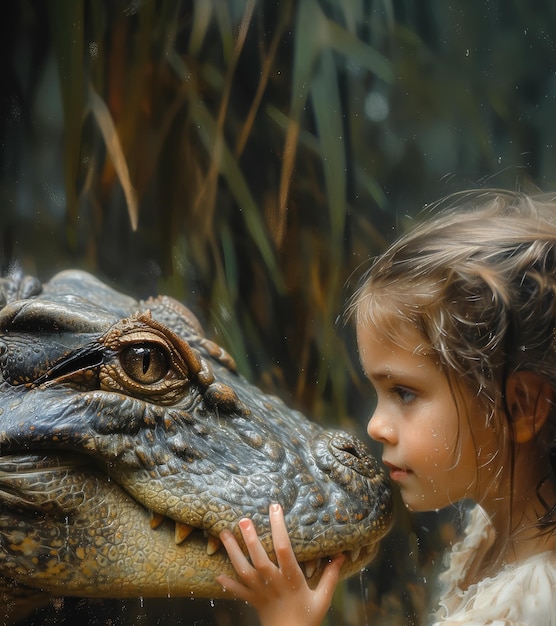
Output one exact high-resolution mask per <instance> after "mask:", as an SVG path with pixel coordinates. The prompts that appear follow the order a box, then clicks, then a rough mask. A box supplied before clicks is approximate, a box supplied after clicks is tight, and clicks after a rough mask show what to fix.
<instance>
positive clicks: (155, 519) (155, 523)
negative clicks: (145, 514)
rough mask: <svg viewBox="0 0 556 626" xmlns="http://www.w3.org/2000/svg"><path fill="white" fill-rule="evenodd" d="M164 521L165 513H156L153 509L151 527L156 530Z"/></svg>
mask: <svg viewBox="0 0 556 626" xmlns="http://www.w3.org/2000/svg"><path fill="white" fill-rule="evenodd" d="M163 521H164V515H161V514H160V513H155V512H154V511H151V520H150V522H149V523H150V525H151V528H152V529H153V530H154V529H155V528H158V527H159V526H160V524H162V522H163Z"/></svg>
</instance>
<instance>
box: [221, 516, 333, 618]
mask: <svg viewBox="0 0 556 626" xmlns="http://www.w3.org/2000/svg"><path fill="white" fill-rule="evenodd" d="M269 516H270V528H271V530H272V540H273V542H274V551H275V553H276V559H277V561H278V565H277V566H276V565H274V563H273V562H272V561H271V560H270V559H269V558H268V555H267V554H266V552H265V550H264V548H263V546H262V545H261V542H260V541H259V538H258V536H257V532H256V530H255V526H254V524H253V522H252V521H251V520H249V519H242V520H240V522H239V528H240V530H241V534H242V536H243V540H244V541H245V545H246V546H247V550H248V552H249V557H250V558H251V563H250V562H249V561H248V560H247V558H246V557H245V556H244V554H243V552H242V550H241V548H240V547H239V545H238V543H237V541H236V539H235V537H234V536H233V535H232V533H231V532H229V531H227V530H226V531H224V532H223V533H222V534H221V535H220V539H221V540H222V543H223V544H224V547H225V548H226V551H227V552H228V556H229V557H230V560H231V561H232V565H233V566H234V568H235V570H236V572H237V573H238V576H239V578H240V579H241V582H238V581H236V580H233V579H232V578H229V577H228V576H225V575H221V576H218V577H217V578H216V580H217V581H218V582H219V583H220V584H221V585H222V587H224V589H226V590H227V591H230V592H231V593H233V594H234V595H235V596H236V597H237V598H239V599H241V600H245V601H246V602H248V603H249V604H251V605H252V606H253V607H255V609H256V610H257V613H258V614H259V619H260V620H261V624H262V625H263V626H284V624H287V625H288V626H297V625H298V624H299V625H300V626H313V625H315V626H318V625H319V624H320V623H321V622H322V620H323V619H324V616H325V615H326V612H327V611H328V608H329V607H330V603H331V601H332V594H333V593H334V590H335V588H336V585H337V583H338V579H339V576H340V569H341V567H342V563H343V562H344V557H343V555H338V556H337V557H335V558H334V559H333V560H332V561H331V562H330V563H329V564H328V565H327V566H326V568H325V570H324V572H323V574H322V576H321V579H320V581H319V583H318V586H317V587H316V589H314V590H313V589H311V588H310V587H309V586H308V585H307V581H306V579H305V576H304V574H303V572H302V570H301V568H300V567H299V564H298V562H297V560H296V558H295V555H294V553H293V550H292V546H291V543H290V538H289V536H288V531H287V530H286V525H285V523H284V513H283V511H282V507H281V506H280V505H279V504H272V505H271V506H270V509H269Z"/></svg>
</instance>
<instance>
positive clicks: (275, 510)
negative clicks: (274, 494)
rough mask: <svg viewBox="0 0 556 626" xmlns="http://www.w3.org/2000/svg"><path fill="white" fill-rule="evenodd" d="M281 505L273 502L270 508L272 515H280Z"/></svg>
mask: <svg viewBox="0 0 556 626" xmlns="http://www.w3.org/2000/svg"><path fill="white" fill-rule="evenodd" d="M280 508H281V507H280V505H279V504H277V503H276V502H273V503H272V504H271V505H270V506H269V511H270V513H279V512H280Z"/></svg>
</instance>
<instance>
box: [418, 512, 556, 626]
mask: <svg viewBox="0 0 556 626" xmlns="http://www.w3.org/2000/svg"><path fill="white" fill-rule="evenodd" d="M494 538H495V537H494V529H493V527H492V525H491V523H490V521H489V519H488V516H487V515H486V513H485V511H484V510H483V509H482V508H481V507H480V506H475V507H474V508H473V509H472V510H471V512H470V520H469V524H468V526H467V528H466V530H465V536H464V538H463V540H462V541H460V542H459V543H456V544H455V545H454V546H453V548H452V551H451V552H450V554H449V561H448V569H447V570H446V571H445V572H444V573H442V574H441V576H440V583H441V589H442V591H441V596H440V600H439V609H438V611H437V612H436V613H435V614H434V616H433V617H432V619H431V621H430V623H431V624H432V625H433V626H436V625H439V626H440V625H441V626H449V625H450V624H453V625H454V626H455V625H456V624H465V625H466V626H487V625H488V626H518V625H519V626H525V625H527V626H556V552H555V551H547V552H542V553H539V554H535V555H534V556H532V557H530V558H529V559H527V560H526V561H522V562H519V563H512V564H510V565H506V566H505V567H503V568H502V569H501V570H500V571H499V572H498V574H496V575H495V576H492V577H489V578H484V579H482V580H480V581H479V582H478V583H475V584H471V585H469V586H468V587H467V588H464V589H462V586H465V585H464V581H465V579H466V578H467V579H468V580H469V576H470V575H471V576H472V577H473V578H472V579H475V580H476V579H477V577H475V576H474V574H475V573H476V572H477V571H480V570H479V568H481V566H482V563H483V558H484V556H485V554H486V553H487V552H488V550H489V548H490V547H491V546H492V545H493V543H494Z"/></svg>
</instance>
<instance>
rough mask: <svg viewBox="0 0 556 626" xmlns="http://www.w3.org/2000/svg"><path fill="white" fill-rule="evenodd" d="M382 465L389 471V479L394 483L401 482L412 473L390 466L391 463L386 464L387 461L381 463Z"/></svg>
mask: <svg viewBox="0 0 556 626" xmlns="http://www.w3.org/2000/svg"><path fill="white" fill-rule="evenodd" d="M383 463H384V465H385V466H386V467H387V468H388V469H389V470H390V478H391V479H392V480H394V481H400V480H403V479H404V478H406V477H407V476H409V475H410V474H412V473H413V472H412V471H411V470H409V469H404V468H402V467H398V466H397V465H392V463H388V462H387V461H383Z"/></svg>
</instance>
